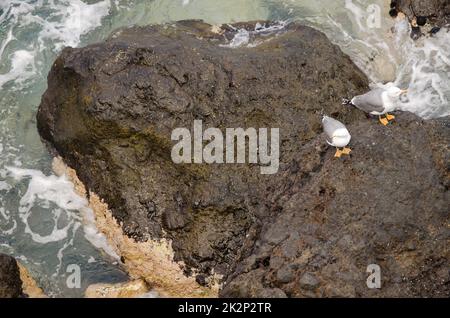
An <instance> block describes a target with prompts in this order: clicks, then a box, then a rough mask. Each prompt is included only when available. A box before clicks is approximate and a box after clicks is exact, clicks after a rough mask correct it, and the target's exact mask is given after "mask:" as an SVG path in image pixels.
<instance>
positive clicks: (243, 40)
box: [221, 21, 288, 48]
mask: <svg viewBox="0 0 450 318" xmlns="http://www.w3.org/2000/svg"><path fill="white" fill-rule="evenodd" d="M287 24H288V21H278V22H277V23H274V24H271V25H266V24H261V23H256V24H255V28H254V30H247V29H244V28H240V29H237V28H235V27H233V26H232V25H228V26H229V27H230V28H231V29H234V30H235V31H236V33H235V35H234V36H233V38H232V39H231V40H230V42H229V43H227V44H225V45H221V46H223V47H230V48H238V47H244V46H247V47H255V46H257V45H260V44H261V43H263V42H264V40H261V39H259V40H253V38H254V37H255V36H256V35H259V36H261V37H265V36H269V35H273V34H277V32H279V31H281V30H283V29H284V28H285V27H286V25H287Z"/></svg>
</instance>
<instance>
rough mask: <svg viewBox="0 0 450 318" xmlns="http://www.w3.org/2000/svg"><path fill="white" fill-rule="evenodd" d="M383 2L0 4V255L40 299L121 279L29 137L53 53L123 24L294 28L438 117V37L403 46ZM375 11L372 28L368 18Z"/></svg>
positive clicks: (45, 0)
mask: <svg viewBox="0 0 450 318" xmlns="http://www.w3.org/2000/svg"><path fill="white" fill-rule="evenodd" d="M388 2H389V1H384V0H379V1H367V0H364V1H356V0H355V1H350V0H342V1H309V0H290V1H288V0H286V1H283V0H227V1H223V0H154V1H149V0H135V1H112V0H111V1H110V0H103V1H94V0H84V1H81V0H70V1H69V0H0V252H3V253H7V254H12V255H14V256H16V257H18V258H19V259H20V260H21V261H22V262H23V263H24V264H25V265H26V266H27V267H28V268H29V269H30V271H31V273H32V275H33V276H34V277H35V278H36V279H37V281H38V282H39V284H40V285H41V286H42V287H43V288H44V290H45V292H46V293H48V294H49V295H50V296H55V297H75V296H82V295H83V293H84V289H85V288H86V287H87V286H88V285H89V284H91V283H96V282H117V281H122V280H124V279H126V274H125V273H124V272H123V271H122V270H121V268H120V265H119V264H118V262H117V257H116V255H114V253H112V252H111V251H110V250H109V248H108V247H107V246H106V244H105V242H104V238H103V237H102V236H101V235H99V234H98V233H97V234H92V233H90V234H89V231H87V229H88V228H87V227H86V225H85V224H84V223H83V221H82V216H81V215H82V213H89V209H88V207H87V203H86V202H85V200H84V199H82V198H80V197H78V196H77V195H76V194H75V192H74V190H73V187H72V185H71V184H70V183H69V182H68V181H67V180H65V178H64V177H57V176H55V175H54V173H53V172H52V169H51V161H52V158H51V157H50V155H49V154H48V152H47V150H46V149H45V147H44V146H43V144H42V143H41V141H40V138H39V136H38V134H37V130H36V121H35V115H36V111H37V107H38V105H39V103H40V98H41V95H42V93H43V92H44V91H45V89H46V76H47V73H48V71H49V69H50V67H51V64H52V62H53V61H54V59H55V58H56V56H57V54H58V53H59V52H60V51H61V49H62V48H63V47H65V46H73V47H77V46H84V45H87V44H89V43H93V42H97V41H101V40H103V39H105V38H106V37H107V36H108V35H109V34H110V33H111V32H112V31H113V30H115V29H117V28H119V27H123V26H129V25H132V24H140V25H144V24H150V23H162V22H169V21H174V20H179V19H192V18H195V19H204V20H205V21H207V22H209V23H211V24H221V23H232V22H238V21H248V20H260V19H264V20H265V19H271V20H281V21H300V22H302V23H305V24H308V25H311V26H314V27H316V28H318V29H320V30H322V31H323V32H325V33H326V34H327V35H328V36H329V38H330V39H331V40H332V41H333V42H334V43H336V44H338V45H339V46H340V47H341V48H342V49H343V50H344V51H345V52H346V53H347V54H349V55H350V57H351V58H352V59H353V61H354V62H355V63H356V64H357V65H358V66H359V67H360V68H361V69H362V70H363V71H364V72H365V73H366V74H367V75H368V76H369V78H370V79H371V81H372V83H373V85H379V84H380V83H381V82H387V81H395V82H396V83H397V84H398V85H401V86H409V87H410V95H409V102H408V103H406V104H404V105H403V106H402V107H403V108H404V109H405V110H410V111H413V112H415V113H417V114H418V115H421V116H423V117H425V118H429V117H439V116H444V115H448V114H449V111H450V107H449V103H448V100H449V97H450V91H449V90H450V88H449V87H450V85H449V83H450V79H449V74H450V68H449V66H450V53H449V52H450V47H449V46H450V39H449V35H448V33H447V34H445V33H443V32H440V33H438V36H437V37H436V38H433V39H423V40H421V41H420V42H419V43H415V44H414V43H412V42H411V41H410V40H409V38H408V31H409V30H408V25H407V24H406V23H403V22H401V21H399V22H397V23H395V22H394V21H393V20H392V19H391V18H390V17H388V16H387V15H386V14H385V12H387V8H386V5H387V3H388ZM371 5H372V7H371ZM373 5H375V7H373ZM377 8H379V9H380V10H379V11H380V15H379V16H378V15H375V16H376V17H378V18H379V21H377V19H376V18H375V19H372V18H371V15H372V14H373V13H374V12H375V13H376V12H377V11H376V9H377ZM377 22H379V23H377ZM392 30H394V31H395V32H394V33H393V32H392ZM70 264H76V265H78V266H80V268H81V274H82V276H81V282H82V284H81V288H69V287H68V286H67V284H66V280H67V278H68V273H67V272H66V269H67V266H68V265H70Z"/></svg>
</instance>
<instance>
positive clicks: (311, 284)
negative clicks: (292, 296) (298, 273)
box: [299, 273, 320, 290]
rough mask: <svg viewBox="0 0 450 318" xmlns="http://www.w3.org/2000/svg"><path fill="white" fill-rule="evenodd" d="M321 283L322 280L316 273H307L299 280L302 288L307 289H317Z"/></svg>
mask: <svg viewBox="0 0 450 318" xmlns="http://www.w3.org/2000/svg"><path fill="white" fill-rule="evenodd" d="M319 284H320V281H319V280H318V279H317V277H316V276H314V274H311V273H305V274H303V275H302V277H301V278H300V280H299V286H300V288H302V289H306V290H315V289H316V288H317V287H318V286H319Z"/></svg>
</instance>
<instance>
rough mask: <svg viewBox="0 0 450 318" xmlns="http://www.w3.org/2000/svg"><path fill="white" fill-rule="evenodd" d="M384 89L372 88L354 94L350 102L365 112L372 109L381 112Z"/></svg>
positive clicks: (369, 111)
mask: <svg viewBox="0 0 450 318" xmlns="http://www.w3.org/2000/svg"><path fill="white" fill-rule="evenodd" d="M384 91H385V90H384V89H382V88H376V89H373V90H371V91H370V92H367V93H366V94H364V95H358V96H356V97H355V98H353V100H352V103H353V105H355V106H356V107H357V108H359V109H361V110H362V111H365V112H366V113H371V112H373V111H375V112H379V113H381V112H383V111H384V106H383V98H382V94H383V92H384Z"/></svg>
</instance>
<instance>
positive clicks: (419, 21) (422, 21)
mask: <svg viewBox="0 0 450 318" xmlns="http://www.w3.org/2000/svg"><path fill="white" fill-rule="evenodd" d="M426 23H427V17H424V16H420V17H417V25H419V26H424V25H425V24H426Z"/></svg>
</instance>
